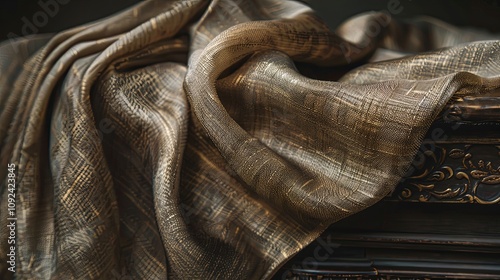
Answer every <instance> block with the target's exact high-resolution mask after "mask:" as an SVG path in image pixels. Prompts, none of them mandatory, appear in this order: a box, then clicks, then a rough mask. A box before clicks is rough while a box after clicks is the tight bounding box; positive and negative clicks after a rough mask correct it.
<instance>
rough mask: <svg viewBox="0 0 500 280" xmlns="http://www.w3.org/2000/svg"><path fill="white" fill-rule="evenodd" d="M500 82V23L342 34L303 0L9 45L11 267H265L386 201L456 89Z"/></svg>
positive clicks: (207, 7) (169, 16)
mask: <svg viewBox="0 0 500 280" xmlns="http://www.w3.org/2000/svg"><path fill="white" fill-rule="evenodd" d="M374 23H375V24H378V26H379V29H378V30H379V32H373V30H374V29H373V28H371V27H373V24H374ZM370 28H371V29H370ZM368 30H370V32H368ZM477 40H481V41H477ZM470 41H476V42H470ZM434 49H435V50H434ZM387 59H390V60H387ZM352 65H357V66H359V67H357V68H355V69H353V67H352ZM351 69H353V70H351ZM349 70H351V71H349ZM325 73H326V74H325ZM325 77H329V78H325ZM339 77H340V78H339ZM499 87H500V41H498V40H496V38H495V37H494V36H492V35H488V34H486V33H484V34H483V33H473V32H472V31H462V30H459V29H457V28H455V27H452V26H449V25H447V24H445V23H442V22H439V21H437V20H434V19H429V18H422V19H415V20H413V21H408V22H397V21H396V20H394V19H391V17H390V15H388V14H384V13H367V14H362V15H359V16H357V17H354V18H352V19H350V20H348V21H347V22H346V23H344V24H343V25H342V26H340V27H339V28H338V29H337V30H336V31H335V32H332V31H330V30H329V29H328V28H327V27H326V25H325V24H324V23H323V22H322V21H321V20H320V19H319V18H318V17H317V16H315V14H314V12H313V11H312V10H311V9H310V8H309V7H307V6H305V5H303V4H301V3H299V2H294V1H282V0H255V1H239V0H233V1H231V0H214V1H199V0H189V1H187V0H185V1H145V2H141V3H140V4H138V5H136V6H134V7H131V8H130V9H128V10H125V11H123V12H121V13H119V14H116V15H114V16H111V17H109V18H106V19H103V20H100V21H97V22H93V23H90V24H88V25H86V26H81V27H76V28H73V29H70V30H67V31H64V32H61V33H59V34H57V35H54V36H52V35H37V36H32V37H28V38H24V39H19V40H16V41H12V42H5V43H3V44H2V45H1V46H0V108H2V110H1V111H0V141H1V142H0V143H1V151H0V162H1V164H0V166H1V168H0V179H1V182H2V184H1V189H0V191H1V192H0V194H1V199H0V209H1V210H0V213H1V214H0V219H1V221H2V224H3V222H4V221H6V220H7V217H8V216H7V211H5V209H7V201H8V199H7V191H6V177H7V168H6V166H7V164H8V163H15V164H16V166H17V177H16V180H17V182H18V186H17V193H16V201H17V202H16V204H17V209H16V210H17V212H16V213H17V236H16V238H17V243H16V244H17V248H16V257H17V263H16V273H15V274H12V273H11V272H9V271H7V267H8V264H7V262H6V261H7V253H8V251H7V250H8V246H7V245H6V244H7V238H8V234H9V232H8V228H7V227H5V226H2V227H1V228H0V237H1V244H2V246H0V278H2V279H9V278H16V279H113V278H115V279H119V278H120V277H125V276H128V277H130V278H126V279H166V278H169V279H269V278H270V277H272V276H273V275H274V274H275V273H276V271H277V270H278V269H279V268H280V267H281V265H283V264H284V263H285V262H286V261H287V260H288V259H289V258H291V257H292V256H293V255H294V254H296V253H297V252H298V251H300V250H301V249H302V248H304V247H305V246H306V245H308V244H309V243H310V242H312V241H313V240H314V239H315V238H317V237H318V236H319V234H320V233H321V232H322V231H324V230H325V229H326V228H327V227H328V226H329V225H330V224H332V223H334V222H336V221H338V220H340V219H342V218H345V217H347V216H349V215H351V214H354V213H356V212H359V211H361V210H363V209H365V208H367V207H369V206H371V205H373V204H374V203H376V202H377V201H379V200H380V199H382V198H383V197H384V196H386V195H387V194H389V193H390V192H391V191H392V190H393V188H394V187H395V186H396V184H397V183H398V181H399V180H400V179H401V177H402V176H403V175H404V174H405V171H406V170H407V169H408V168H409V165H410V163H411V161H412V158H413V157H414V155H415V153H416V151H417V149H418V147H419V145H420V141H421V140H422V138H423V137H424V134H425V133H426V131H427V129H428V127H429V126H430V124H431V123H432V121H433V120H434V118H435V117H436V115H437V114H438V113H439V112H440V111H441V110H442V109H443V108H444V106H445V105H446V104H447V102H450V99H451V98H452V96H460V95H465V94H467V95H473V94H477V95H480V94H482V93H485V92H490V91H492V90H495V89H497V88H499ZM381 218H382V217H381Z"/></svg>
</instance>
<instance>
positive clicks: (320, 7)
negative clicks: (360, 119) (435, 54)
mask: <svg viewBox="0 0 500 280" xmlns="http://www.w3.org/2000/svg"><path fill="white" fill-rule="evenodd" d="M40 1H41V2H50V1H53V2H55V3H58V7H59V11H58V12H56V13H54V14H53V15H48V16H47V20H45V23H44V18H43V17H40V18H39V19H38V20H39V23H44V24H39V27H37V26H35V27H36V32H33V29H29V28H26V27H25V28H24V29H25V30H24V31H25V32H24V33H28V34H31V33H47V32H57V31H60V30H64V29H67V28H69V27H73V26H77V25H80V24H83V23H85V22H88V21H92V20H96V19H99V18H102V17H105V16H108V15H111V14H113V13H116V12H117V11H120V10H121V9H123V8H126V7H128V6H130V5H133V4H134V3H137V2H139V1H138V0H119V1H118V0H85V1H84V0H0V40H5V39H6V38H7V35H8V34H9V33H10V34H11V37H12V36H21V35H26V34H23V26H24V25H25V21H29V22H31V23H35V19H34V18H33V17H34V16H35V15H37V13H38V15H39V14H40V13H39V12H40V11H43V8H42V7H41V6H40V4H39V2H40ZM57 1H61V4H59V2H57ZM248 1H251V0H248ZM390 1H391V0H305V1H304V2H307V3H309V5H311V6H312V7H313V8H314V9H315V10H316V11H317V13H318V14H319V15H320V16H321V17H322V18H323V19H324V20H325V21H327V22H328V24H329V25H330V27H332V28H334V27H336V26H337V25H338V24H339V23H340V22H342V21H343V20H345V19H347V18H349V17H351V16H353V15H355V14H358V13H360V12H365V11H372V10H375V11H380V10H387V9H388V4H389V2H390ZM392 1H395V0H392ZM396 1H397V0H396ZM62 2H67V3H66V4H62ZM399 2H400V5H401V7H403V9H402V11H401V13H399V14H398V15H394V16H395V17H396V18H410V17H414V16H416V15H430V16H434V17H437V18H440V19H442V20H445V21H447V22H450V23H453V24H455V25H458V26H471V27H476V28H483V29H488V30H490V31H494V32H500V1H497V0H456V1H452V0H442V1H436V0H432V1H430V0H421V1H418V0H399ZM23 20H24V21H23ZM26 31H27V32H26Z"/></svg>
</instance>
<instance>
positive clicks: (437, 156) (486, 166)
mask: <svg viewBox="0 0 500 280" xmlns="http://www.w3.org/2000/svg"><path fill="white" fill-rule="evenodd" d="M427 147H428V148H427V149H426V150H425V151H422V154H423V155H425V161H424V162H423V163H421V164H414V167H415V169H414V171H413V173H412V174H411V175H409V176H407V177H406V178H404V179H403V180H402V181H401V182H400V184H399V185H398V187H397V188H396V190H395V191H394V192H393V194H392V195H391V196H390V197H388V198H387V200H404V201H415V202H448V203H452V202H455V203H480V204H496V203H500V146H494V145H487V144H477V145H470V144H452V143H450V144H442V145H439V146H437V145H427Z"/></svg>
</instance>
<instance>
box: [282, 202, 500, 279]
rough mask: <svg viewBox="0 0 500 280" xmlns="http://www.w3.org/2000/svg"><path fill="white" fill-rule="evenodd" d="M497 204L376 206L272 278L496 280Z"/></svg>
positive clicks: (499, 255) (499, 256)
mask: <svg viewBox="0 0 500 280" xmlns="http://www.w3.org/2000/svg"><path fill="white" fill-rule="evenodd" d="M499 217H500V205H498V204H495V205H479V204H435V203H406V202H391V201H383V202H381V203H379V204H377V205H375V206H373V207H371V208H369V209H367V210H365V211H363V212H361V213H358V214H356V215H354V216H351V217H349V218H347V219H344V220H342V221H340V222H338V223H336V224H334V225H333V226H331V227H330V228H329V229H328V230H327V231H326V232H325V233H324V234H323V235H322V236H321V237H320V238H318V239H317V240H316V241H315V242H314V243H312V244H311V245H310V246H308V247H307V248H305V249H304V250H303V251H301V252H300V253H299V254H298V255H297V256H295V257H294V258H293V259H291V260H290V261H289V262H288V263H287V264H285V266H284V267H283V268H282V270H281V271H280V272H278V273H277V274H276V276H275V279H323V280H324V279H359V278H360V277H361V279H387V278H389V279H428V278H445V277H446V278H452V279H455V278H456V279H499V278H500V236H499V233H500V218H499Z"/></svg>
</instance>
